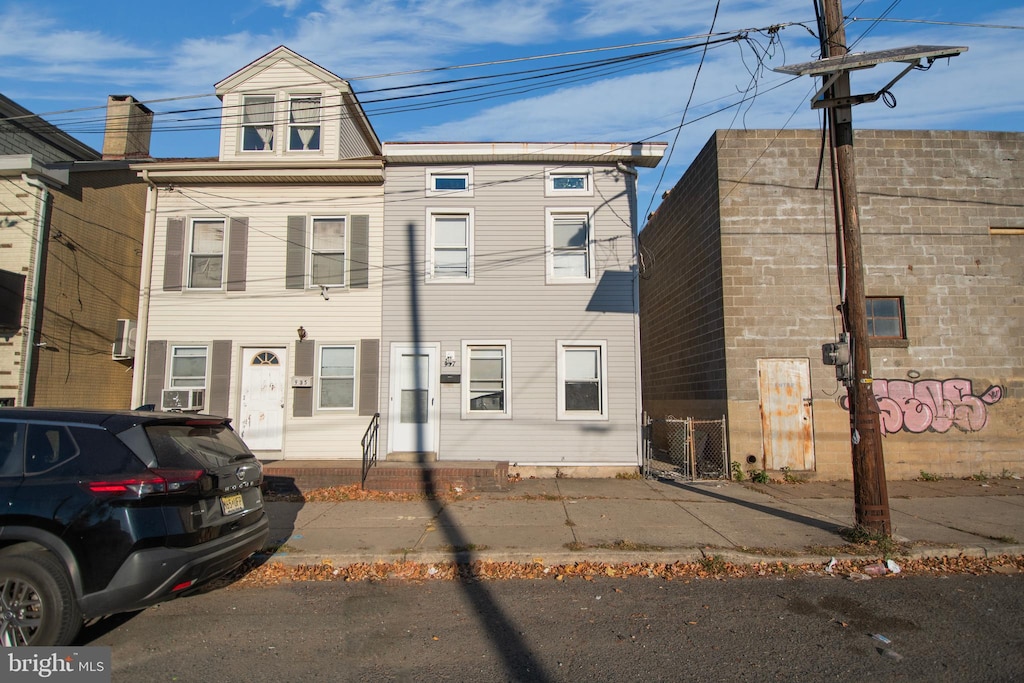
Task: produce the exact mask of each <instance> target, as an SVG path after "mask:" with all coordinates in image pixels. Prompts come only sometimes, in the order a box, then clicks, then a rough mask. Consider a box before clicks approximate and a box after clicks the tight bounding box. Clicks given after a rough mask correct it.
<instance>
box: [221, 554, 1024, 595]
mask: <svg viewBox="0 0 1024 683" xmlns="http://www.w3.org/2000/svg"><path fill="white" fill-rule="evenodd" d="M830 564H832V563H830ZM866 564H867V563H866V562H864V561H862V560H838V561H836V562H835V563H834V564H832V572H831V573H826V572H825V563H821V564H788V563H785V562H759V563H755V564H733V563H731V562H725V561H719V562H715V563H713V564H712V563H707V562H635V563H617V564H613V563H603V562H585V561H580V562H572V563H569V564H561V565H551V566H548V565H545V564H544V563H543V562H537V561H535V562H496V561H490V560H477V561H474V562H469V563H459V562H435V563H427V562H409V561H404V562H358V563H354V564H349V565H344V566H337V567H336V566H334V565H333V564H331V562H329V561H324V562H321V563H318V564H300V565H295V566H290V565H285V564H283V563H281V562H264V563H260V562H258V561H255V560H251V561H250V562H248V563H246V564H245V565H243V567H242V568H241V569H239V570H238V571H237V572H236V573H235V574H234V575H232V577H231V578H232V579H234V584H235V585H238V586H250V587H251V586H268V585H276V584H280V583H284V582H289V581H291V582H295V581H415V582H425V581H463V582H465V581H507V580H513V579H531V580H539V579H554V580H555V581H566V580H571V579H577V580H583V581H593V580H594V579H595V578H596V577H601V576H603V577H606V578H613V579H616V578H631V577H642V578H650V579H661V580H663V581H674V580H689V579H716V580H725V579H730V578H746V577H758V576H793V575H796V574H800V575H805V576H806V575H815V576H822V577H825V576H830V575H831V576H839V577H847V578H848V577H850V576H852V575H857V574H861V569H862V568H863V567H864V566H865V565H866ZM900 566H901V569H902V571H901V572H900V573H899V574H887V575H885V576H881V577H877V578H881V579H893V578H897V577H900V576H907V575H938V574H1017V573H1022V572H1024V555H1017V556H1011V555H1002V556H999V557H992V558H976V557H967V556H964V555H958V556H952V557H938V558H927V559H916V560H915V559H907V558H902V559H900Z"/></svg>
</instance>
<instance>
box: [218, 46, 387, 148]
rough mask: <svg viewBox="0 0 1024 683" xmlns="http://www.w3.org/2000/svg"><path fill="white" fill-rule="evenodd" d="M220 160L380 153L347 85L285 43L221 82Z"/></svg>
mask: <svg viewBox="0 0 1024 683" xmlns="http://www.w3.org/2000/svg"><path fill="white" fill-rule="evenodd" d="M216 93H217V97H219V98H220V99H221V102H222V107H221V111H222V117H221V132H220V160H221V161H234V162H244V161H248V162H252V163H254V164H264V163H281V164H289V163H302V162H314V161H337V160H339V159H362V158H366V157H376V156H380V154H381V145H380V140H378V138H377V134H376V133H375V132H374V131H373V127H372V126H371V125H370V122H369V120H368V119H367V118H366V114H365V113H364V112H363V108H362V107H361V106H360V104H359V101H358V100H357V99H356V96H355V94H354V93H353V92H352V88H351V87H350V86H349V84H348V82H347V81H345V80H344V79H342V78H339V77H338V76H336V75H334V74H333V73H331V72H330V71H328V70H327V69H324V68H323V67H321V66H318V65H316V64H314V63H313V62H311V61H309V60H308V59H306V58H305V57H302V56H300V55H298V54H296V53H294V52H292V51H291V50H289V49H288V48H286V47H284V46H281V47H278V48H275V49H274V50H272V51H271V52H268V53H267V54H265V55H264V56H262V57H260V58H259V59H257V60H256V61H254V62H252V63H251V64H249V65H248V66H246V67H244V68H242V69H240V70H238V71H236V72H235V73H233V74H232V75H230V76H228V77H227V78H225V79H224V80H222V81H221V82H220V83H218V84H217V85H216Z"/></svg>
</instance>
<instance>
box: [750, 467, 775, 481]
mask: <svg viewBox="0 0 1024 683" xmlns="http://www.w3.org/2000/svg"><path fill="white" fill-rule="evenodd" d="M750 480H751V481H752V482H754V483H755V484H767V483H768V482H769V481H771V478H770V477H769V476H768V470H754V471H753V472H751V473H750Z"/></svg>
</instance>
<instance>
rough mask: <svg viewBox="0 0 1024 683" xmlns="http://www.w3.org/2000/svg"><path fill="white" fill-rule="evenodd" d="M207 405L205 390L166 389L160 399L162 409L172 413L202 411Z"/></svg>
mask: <svg viewBox="0 0 1024 683" xmlns="http://www.w3.org/2000/svg"><path fill="white" fill-rule="evenodd" d="M205 404H206V389H205V388H189V389H164V391H163V395H162V396H161V397H160V407H161V408H163V409H164V410H170V411H181V412H190V411H198V410H202V409H203V406H204V405H205Z"/></svg>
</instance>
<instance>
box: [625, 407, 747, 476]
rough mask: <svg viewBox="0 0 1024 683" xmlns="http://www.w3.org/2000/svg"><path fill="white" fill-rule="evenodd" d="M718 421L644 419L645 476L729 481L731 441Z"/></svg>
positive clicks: (723, 424)
mask: <svg viewBox="0 0 1024 683" xmlns="http://www.w3.org/2000/svg"><path fill="white" fill-rule="evenodd" d="M725 427H726V422H725V416H722V418H721V419H719V420H705V419H696V418H692V417H685V418H677V417H672V416H668V417H663V418H651V417H649V416H647V415H645V416H644V476H645V477H647V478H652V477H656V476H665V475H668V476H672V477H677V478H683V479H690V480H693V479H728V478H729V477H730V473H729V442H728V440H727V439H726V431H725Z"/></svg>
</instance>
